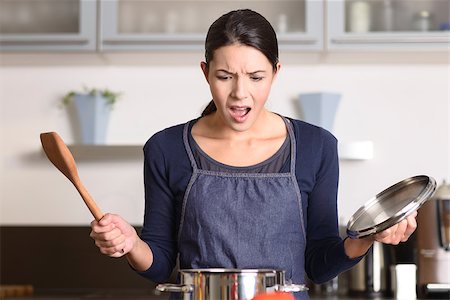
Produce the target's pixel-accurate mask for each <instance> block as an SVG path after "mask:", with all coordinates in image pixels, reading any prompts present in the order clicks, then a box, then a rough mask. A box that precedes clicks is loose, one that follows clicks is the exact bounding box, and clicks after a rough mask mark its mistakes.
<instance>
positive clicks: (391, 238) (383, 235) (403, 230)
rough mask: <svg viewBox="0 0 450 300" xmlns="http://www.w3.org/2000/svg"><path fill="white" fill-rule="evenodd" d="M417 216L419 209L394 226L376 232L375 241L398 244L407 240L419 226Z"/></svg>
mask: <svg viewBox="0 0 450 300" xmlns="http://www.w3.org/2000/svg"><path fill="white" fill-rule="evenodd" d="M416 216H417V211H415V212H413V213H412V214H410V215H409V216H408V217H407V218H406V219H404V220H402V221H401V222H399V223H397V224H395V225H393V226H392V227H389V228H388V229H386V230H383V231H382V232H380V233H377V234H375V235H374V239H375V241H378V242H381V243H384V244H391V245H398V244H399V243H400V242H406V241H407V240H408V238H409V237H410V236H411V234H413V232H414V230H416V228H417V222H416Z"/></svg>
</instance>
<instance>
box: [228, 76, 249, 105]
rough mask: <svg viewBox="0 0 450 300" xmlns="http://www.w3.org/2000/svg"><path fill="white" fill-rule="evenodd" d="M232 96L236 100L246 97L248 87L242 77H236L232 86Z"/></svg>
mask: <svg viewBox="0 0 450 300" xmlns="http://www.w3.org/2000/svg"><path fill="white" fill-rule="evenodd" d="M232 96H233V98H236V99H237V100H243V99H245V98H247V97H248V88H247V85H246V83H245V80H244V78H242V77H238V78H237V79H236V80H235V82H234V86H233V94H232Z"/></svg>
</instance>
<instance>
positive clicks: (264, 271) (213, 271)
mask: <svg viewBox="0 0 450 300" xmlns="http://www.w3.org/2000/svg"><path fill="white" fill-rule="evenodd" d="M179 272H180V273H190V274H195V273H202V274H204V273H207V274H242V273H245V274H255V273H258V274H267V273H269V274H270V273H274V274H277V273H284V272H285V271H284V270H280V269H227V268H202V269H180V270H179Z"/></svg>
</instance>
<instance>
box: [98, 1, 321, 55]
mask: <svg viewBox="0 0 450 300" xmlns="http://www.w3.org/2000/svg"><path fill="white" fill-rule="evenodd" d="M238 8H250V9H253V10H256V11H257V12H259V13H261V14H262V15H264V16H265V17H266V18H267V19H268V20H269V21H270V22H271V24H272V25H273V26H274V28H275V30H276V31H277V32H278V38H279V44H280V48H285V49H301V50H317V49H321V48H322V45H323V38H322V37H323V25H322V24H323V1H322V0H286V1H283V0H278V1H255V0H253V1H214V0H210V1H208V0H203V1H186V0H184V1H182V0H181V1H141V0H102V1H101V7H100V12H101V13H100V15H101V29H100V32H101V47H102V50H167V49H173V50H189V49H196V50H201V49H203V47H204V39H205V36H206V32H207V30H208V28H209V26H210V24H211V23H212V22H213V21H214V20H215V19H217V18H218V17H219V16H221V15H222V14H224V13H227V12H228V11H231V10H235V9H238Z"/></svg>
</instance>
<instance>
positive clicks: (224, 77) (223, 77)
mask: <svg viewBox="0 0 450 300" xmlns="http://www.w3.org/2000/svg"><path fill="white" fill-rule="evenodd" d="M216 77H217V79H219V80H228V79H230V78H231V76H226V75H217V76H216Z"/></svg>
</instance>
